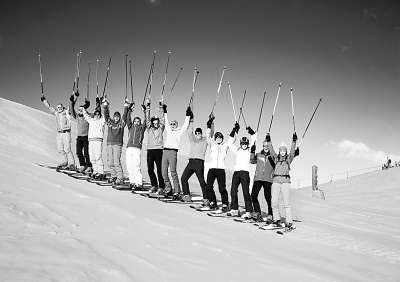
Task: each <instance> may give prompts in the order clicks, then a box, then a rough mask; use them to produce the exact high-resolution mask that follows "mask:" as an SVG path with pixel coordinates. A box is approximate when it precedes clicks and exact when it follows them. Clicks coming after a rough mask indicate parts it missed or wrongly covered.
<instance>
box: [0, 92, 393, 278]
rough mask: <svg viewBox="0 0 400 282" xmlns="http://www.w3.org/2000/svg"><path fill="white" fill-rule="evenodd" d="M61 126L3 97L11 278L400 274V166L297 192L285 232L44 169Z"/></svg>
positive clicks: (2, 201) (1, 262) (2, 167)
mask: <svg viewBox="0 0 400 282" xmlns="http://www.w3.org/2000/svg"><path fill="white" fill-rule="evenodd" d="M54 127H55V122H54V118H53V117H52V116H51V115H49V114H46V113H44V112H40V111H37V110H34V109H31V108H28V107H25V106H23V105H20V104H16V103H13V102H9V101H7V100H4V99H1V98H0V160H1V161H0V176H1V180H2V182H1V184H0V236H1V240H0V281H219V282H223V281H400V227H399V222H400V207H399V203H400V189H399V188H400V168H393V169H390V170H387V171H377V172H373V173H369V174H365V175H362V176H357V177H353V178H350V179H348V180H345V181H341V182H335V183H332V184H325V185H321V186H320V188H321V189H323V190H324V192H325V196H326V200H325V201H324V200H320V199H317V198H313V197H311V196H310V194H311V191H310V188H304V189H298V190H293V194H292V200H293V201H292V202H293V210H294V218H296V217H297V218H298V219H300V220H301V221H302V222H299V223H296V226H297V230H295V231H294V232H292V233H289V234H286V235H284V236H281V235H278V234H276V233H275V232H274V231H262V230H259V229H257V227H255V226H253V225H250V224H242V223H236V222H233V221H232V220H230V219H224V218H210V217H208V216H207V215H206V214H204V213H200V212H196V211H194V210H193V209H190V208H189V207H188V206H187V205H183V204H181V205H179V204H165V203H161V202H159V201H156V200H152V199H147V198H144V197H141V196H139V195H134V194H131V193H129V192H122V191H116V190H113V189H111V188H110V187H100V186H97V185H95V184H91V183H88V182H86V181H81V180H76V179H73V178H71V177H68V176H67V175H65V174H61V173H57V172H55V171H53V170H49V169H46V168H41V167H38V166H36V165H35V163H43V164H50V165H55V164H57V163H58V154H57V150H56V145H55V135H56V134H55V130H54ZM73 135H74V137H73V139H75V128H74V131H73ZM74 144H75V143H74ZM73 146H75V145H73ZM74 151H75V150H74ZM124 160H125V159H124V158H123V161H124ZM186 162H187V160H186V158H184V157H181V158H180V160H179V166H178V168H179V172H181V171H182V169H183V168H184V166H185V165H186ZM142 167H143V172H144V175H145V176H146V177H147V173H146V169H145V163H144V162H143V163H142ZM229 175H231V174H229ZM228 179H229V176H228ZM195 183H196V181H195V179H193V181H192V182H191V184H192V185H191V189H192V191H194V192H199V187H198V186H197V185H196V184H195ZM228 187H229V183H228ZM260 199H261V200H262V196H261V195H260ZM264 207H265V206H264Z"/></svg>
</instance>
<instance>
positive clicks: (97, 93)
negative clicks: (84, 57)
mask: <svg viewBox="0 0 400 282" xmlns="http://www.w3.org/2000/svg"><path fill="white" fill-rule="evenodd" d="M98 70H99V60H97V65H96V97H97V98H98V97H99V75H98V74H99V72H98Z"/></svg>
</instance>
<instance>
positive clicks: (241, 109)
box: [237, 90, 247, 127]
mask: <svg viewBox="0 0 400 282" xmlns="http://www.w3.org/2000/svg"><path fill="white" fill-rule="evenodd" d="M246 93H247V90H244V95H243V100H242V106H241V107H240V112H239V119H238V121H237V123H239V121H240V116H241V115H242V112H243V105H244V99H245V98H246ZM243 118H244V116H243ZM246 127H247V126H246Z"/></svg>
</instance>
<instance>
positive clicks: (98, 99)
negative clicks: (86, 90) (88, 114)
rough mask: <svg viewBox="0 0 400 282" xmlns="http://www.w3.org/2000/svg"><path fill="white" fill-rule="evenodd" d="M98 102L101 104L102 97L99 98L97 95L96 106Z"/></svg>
mask: <svg viewBox="0 0 400 282" xmlns="http://www.w3.org/2000/svg"><path fill="white" fill-rule="evenodd" d="M98 104H100V98H99V97H96V106H97V105H98Z"/></svg>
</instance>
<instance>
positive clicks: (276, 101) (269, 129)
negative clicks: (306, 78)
mask: <svg viewBox="0 0 400 282" xmlns="http://www.w3.org/2000/svg"><path fill="white" fill-rule="evenodd" d="M281 86H282V83H279V87H278V94H277V95H276V100H275V106H274V111H273V112H272V118H271V123H270V124H269V128H268V133H270V132H271V126H272V121H273V120H274V115H275V109H276V103H278V98H279V92H280V91H281Z"/></svg>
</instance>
